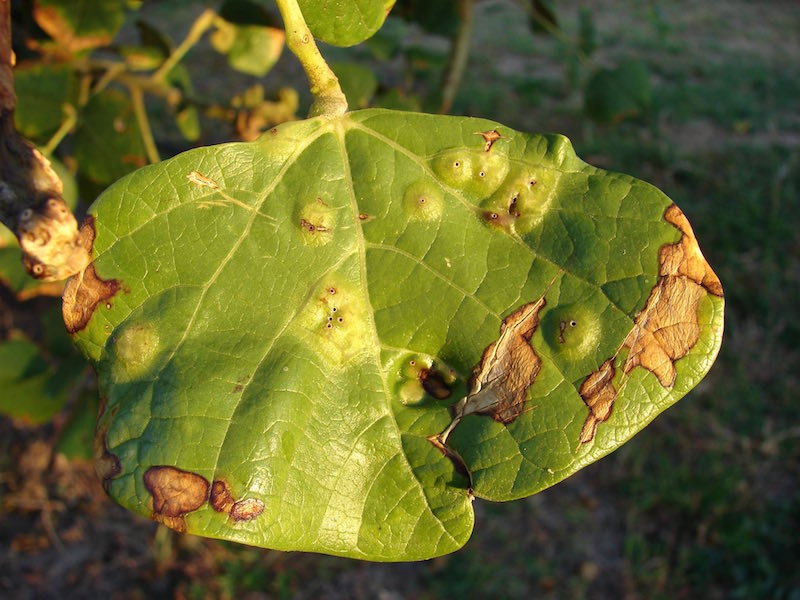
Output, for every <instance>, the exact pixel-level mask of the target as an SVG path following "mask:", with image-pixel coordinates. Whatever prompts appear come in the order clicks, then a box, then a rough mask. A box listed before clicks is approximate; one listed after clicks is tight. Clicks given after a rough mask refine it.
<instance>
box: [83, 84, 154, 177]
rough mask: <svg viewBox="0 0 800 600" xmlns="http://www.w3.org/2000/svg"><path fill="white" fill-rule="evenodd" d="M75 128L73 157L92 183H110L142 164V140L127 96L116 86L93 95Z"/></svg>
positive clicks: (143, 157) (143, 160) (143, 161)
mask: <svg viewBox="0 0 800 600" xmlns="http://www.w3.org/2000/svg"><path fill="white" fill-rule="evenodd" d="M81 114H82V116H81V120H80V127H79V128H78V130H77V131H76V132H75V158H76V160H77V161H78V164H79V165H81V170H82V172H83V173H84V174H85V175H86V176H87V177H89V178H90V179H91V180H93V181H95V182H96V183H101V184H103V183H111V182H112V181H115V180H117V179H119V178H120V177H122V176H123V175H126V174H127V173H130V172H131V171H133V170H134V169H136V168H137V167H141V166H142V165H144V164H145V162H146V160H145V156H144V144H143V143H142V136H141V132H140V130H139V125H138V124H137V122H136V117H135V115H134V113H133V108H132V106H131V102H130V99H129V98H128V97H127V96H126V95H125V94H123V93H122V92H119V91H117V90H106V91H104V92H102V93H100V94H97V95H96V96H93V97H92V99H91V100H89V102H88V103H87V105H86V106H85V107H84V108H83V111H82V113H81Z"/></svg>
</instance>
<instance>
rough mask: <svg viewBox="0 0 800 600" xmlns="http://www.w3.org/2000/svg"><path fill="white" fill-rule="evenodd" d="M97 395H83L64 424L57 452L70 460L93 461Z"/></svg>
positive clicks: (86, 393)
mask: <svg viewBox="0 0 800 600" xmlns="http://www.w3.org/2000/svg"><path fill="white" fill-rule="evenodd" d="M97 405H98V401H97V393H88V392H85V393H83V394H82V395H81V396H80V398H78V400H77V403H76V406H75V409H74V410H73V411H72V414H70V416H69V419H68V420H67V422H66V423H65V424H64V428H63V429H62V430H61V434H60V436H59V438H58V443H57V444H56V450H57V451H58V452H60V453H61V454H63V455H64V456H66V457H67V458H69V459H73V460H75V459H81V460H91V459H92V457H93V456H94V443H93V438H94V422H95V417H96V415H97Z"/></svg>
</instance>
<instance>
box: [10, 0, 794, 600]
mask: <svg viewBox="0 0 800 600" xmlns="http://www.w3.org/2000/svg"><path fill="white" fill-rule="evenodd" d="M579 4H580V3H578V2H575V1H565V2H563V3H559V10H560V11H563V12H562V13H561V14H563V23H564V26H565V28H567V30H569V28H570V27H571V24H574V23H575V22H576V21H575V19H574V18H572V17H571V15H574V14H577V8H578V6H579ZM592 6H593V8H594V11H595V17H596V19H597V27H598V42H599V46H600V49H599V50H598V53H597V55H596V56H595V57H594V61H595V62H597V63H598V64H614V62H615V61H618V60H620V59H623V58H625V57H637V58H642V59H643V60H645V62H646V63H647V64H648V66H649V67H650V70H651V74H652V83H653V87H654V96H655V106H654V107H653V109H652V111H651V112H650V113H649V114H648V115H646V116H645V117H643V118H641V119H639V120H638V121H634V122H625V123H622V124H619V125H617V126H613V127H611V126H609V127H600V126H596V125H592V124H588V123H586V122H585V121H584V120H583V118H582V116H581V101H580V88H579V87H576V86H575V85H574V84H570V82H569V81H568V73H567V70H566V68H565V62H564V60H563V57H564V49H563V46H562V45H560V44H558V43H557V42H554V41H553V40H549V39H547V38H541V37H532V36H530V35H529V34H528V33H526V25H525V22H524V19H523V18H522V17H521V13H520V12H519V11H518V10H517V9H516V8H514V6H513V5H512V4H511V3H510V2H507V1H501V0H490V1H488V2H484V3H480V4H479V5H478V7H479V20H478V22H479V23H480V24H481V25H480V27H477V28H476V33H475V40H474V43H473V54H472V56H471V59H470V67H469V68H470V72H469V76H468V77H467V80H466V81H465V83H464V86H463V87H462V90H461V93H460V94H459V97H458V99H457V102H456V105H455V108H454V112H456V113H461V114H476V115H481V116H485V117H489V118H495V119H497V120H500V121H502V122H504V123H506V124H508V125H511V126H514V127H517V128H520V129H527V130H532V131H546V130H548V131H549V130H559V131H562V132H565V133H568V134H570V135H571V137H572V139H573V142H574V144H575V146H576V149H577V151H578V153H579V155H580V156H582V157H584V158H586V159H587V160H588V161H589V162H593V163H595V164H597V165H598V166H602V167H603V168H609V169H612V170H618V171H624V172H627V173H630V174H632V175H634V176H637V177H641V178H643V179H646V180H648V181H651V182H653V183H654V184H656V185H658V186H659V187H661V188H662V189H663V190H664V191H665V192H666V193H667V194H668V195H669V196H670V197H672V198H673V200H675V202H676V203H677V204H678V205H679V206H681V208H682V209H683V210H684V212H685V213H686V214H687V216H688V217H689V219H690V221H691V222H692V224H693V226H694V229H695V232H696V234H697V237H698V239H699V240H700V244H701V247H702V248H703V251H704V252H705V254H706V256H707V258H708V259H709V261H710V263H711V265H712V266H713V267H714V269H715V270H716V272H717V274H718V275H719V276H720V278H721V280H722V282H723V286H724V288H725V293H726V299H727V306H726V331H725V340H724V343H723V347H722V351H721V355H720V357H719V359H718V361H717V363H716V365H715V367H714V368H713V370H712V371H711V373H710V375H709V376H708V378H707V379H706V380H705V381H704V382H703V383H702V384H701V385H700V386H699V387H698V388H697V389H696V390H694V391H693V392H692V393H690V394H689V395H688V396H687V397H686V398H685V399H683V400H682V401H681V402H680V403H678V405H676V406H675V407H674V408H672V409H670V410H669V411H667V412H666V413H665V414H664V415H662V416H661V417H659V418H658V419H657V420H656V421H655V422H654V423H653V424H652V426H651V427H649V428H647V429H646V430H645V431H644V432H642V433H641V434H640V435H638V436H637V437H636V438H635V439H633V440H632V441H631V442H630V443H628V444H627V445H626V446H624V447H623V448H622V449H621V450H620V451H618V452H617V453H615V454H614V455H612V456H610V457H608V458H606V459H604V460H602V461H600V462H598V463H596V464H594V465H592V466H590V467H588V468H586V469H584V470H583V471H582V472H581V473H579V474H578V475H576V476H574V477H573V478H571V479H569V480H567V481H566V482H564V483H562V484H560V485H559V486H556V487H555V488H553V489H550V490H547V491H545V492H543V493H541V494H539V495H537V496H535V497H533V498H529V499H526V500H522V501H518V502H515V503H510V504H506V505H492V504H488V503H484V502H476V512H477V514H476V522H477V527H476V531H475V534H474V535H473V538H472V539H471V540H470V542H469V543H468V544H467V546H466V547H465V548H464V549H463V550H462V551H460V552H458V553H456V554H454V555H451V556H448V557H443V558H440V559H436V560H433V561H428V562H425V563H418V564H410V565H375V564H369V563H358V562H354V561H349V560H345V559H338V558H332V557H324V556H315V555H308V554H283V553H278V552H270V551H261V550H254V549H250V548H244V547H240V546H236V545H235V544H228V543H221V542H214V541H210V540H199V539H197V538H191V537H187V536H178V535H176V534H173V533H171V532H166V531H165V530H159V531H160V533H157V534H154V531H156V530H155V526H154V525H153V524H151V523H148V522H145V521H142V520H139V519H138V518H136V517H133V516H130V515H127V513H123V512H122V511H113V512H111V510H112V509H106V512H105V513H102V514H101V515H100V516H98V515H95V516H93V517H92V518H108V515H109V514H113V515H114V517H113V518H114V519H118V520H119V519H129V521H128V522H127V525H126V530H127V531H128V532H130V531H135V532H136V535H137V536H145V537H147V539H148V540H149V541H148V543H149V547H150V552H151V554H150V556H149V557H146V558H145V559H142V561H140V562H138V563H136V564H137V565H139V566H138V567H135V568H137V569H140V571H141V573H140V574H139V575H138V576H137V582H138V585H139V590H140V592H141V590H143V589H145V587H143V586H151V587H149V588H147V589H149V590H150V591H149V592H145V593H139V594H138V597H154V596H159V597H164V596H167V597H182V598H191V599H201V598H234V597H236V598H239V597H247V598H281V599H283V598H348V599H349V598H380V599H382V600H396V599H398V598H420V599H447V598H459V599H460V598H464V597H473V598H491V597H502V598H530V597H531V596H534V597H544V598H584V597H590V598H648V599H650V598H665V599H667V598H670V599H671V598H710V599H714V598H720V599H722V598H742V599H745V598H776V599H786V600H796V599H800V572H798V570H797V557H798V556H800V542H798V531H800V491H799V490H800V422H798V419H797V414H798V411H797V406H798V401H797V399H796V398H797V396H796V390H797V389H798V376H799V375H800V344H798V339H800V311H798V310H797V299H798V298H800V106H798V101H797V99H798V97H800V41H799V40H798V39H797V36H796V35H795V36H794V37H792V36H791V35H787V33H790V32H792V31H794V32H795V33H796V32H797V31H800V7H798V6H796V5H794V4H792V3H788V2H776V3H770V4H759V5H758V6H756V5H753V4H751V3H747V2H744V1H743V0H737V1H731V2H728V3H714V4H713V5H712V4H711V3H708V4H704V3H699V4H698V3H690V2H686V1H679V2H674V3H669V4H668V3H658V2H647V3H637V2H634V1H633V0H616V1H611V0H604V1H603V2H599V3H597V4H596V5H595V4H593V5H592ZM162 10H163V9H162ZM715 11H716V12H715ZM570 19H571V20H570ZM778 48H779V51H778ZM337 56H339V55H338V54H337ZM285 58H286V57H284V59H285ZM212 75H213V74H212ZM579 75H580V77H583V78H585V77H586V76H587V75H588V70H587V71H584V72H582V73H581V74H579ZM211 81H213V76H209V77H208V80H203V81H200V82H199V83H198V85H199V87H200V88H203V86H206V87H208V86H209V85H211ZM297 85H298V86H301V87H302V83H300V82H299V81H298V83H297ZM4 448H5V446H4ZM2 471H3V473H4V474H5V475H4V479H5V480H6V481H8V480H9V479H10V478H11V475H9V473H11V472H12V471H14V466H13V465H12V461H10V460H8V459H4V460H3V461H2ZM6 487H7V486H6ZM4 510H5V509H4ZM6 518H8V517H6ZM38 526H39V525H37V527H38ZM94 535H95V536H100V535H103V533H102V531H97V532H95V533H94ZM117 535H119V534H118V533H117ZM154 536H155V537H154ZM153 538H154V539H155V542H153V541H152V539H153ZM94 542H95V543H97V540H96V539H95V540H94ZM134 547H136V546H134ZM6 557H7V555H6ZM2 558H3V556H0V559H2ZM146 569H149V571H147V572H146V573H145V570H146ZM0 589H3V587H2V581H0ZM117 591H118V592H119V594H120V596H121V597H129V596H133V597H137V594H132V593H131V594H129V592H130V590H117Z"/></svg>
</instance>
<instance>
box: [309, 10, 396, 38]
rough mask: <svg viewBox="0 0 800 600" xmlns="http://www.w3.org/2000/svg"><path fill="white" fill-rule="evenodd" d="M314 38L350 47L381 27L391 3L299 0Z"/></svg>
mask: <svg viewBox="0 0 800 600" xmlns="http://www.w3.org/2000/svg"><path fill="white" fill-rule="evenodd" d="M298 3H299V4H300V10H302V12H303V16H304V17H305V20H306V23H307V24H308V27H309V29H311V33H313V34H314V37H315V38H317V39H320V40H322V41H323V42H325V43H327V44H331V45H333V46H353V45H355V44H359V43H361V42H363V41H364V40H366V39H368V38H370V37H371V36H372V35H373V34H374V33H375V32H376V31H378V29H380V28H381V25H383V22H384V20H385V19H386V15H387V14H389V11H390V10H391V9H392V6H393V5H394V0H341V1H340V2H334V3H331V2H328V0H298Z"/></svg>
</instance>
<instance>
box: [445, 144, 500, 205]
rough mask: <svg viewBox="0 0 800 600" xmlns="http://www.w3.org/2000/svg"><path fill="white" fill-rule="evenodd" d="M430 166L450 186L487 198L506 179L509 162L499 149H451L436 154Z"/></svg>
mask: <svg viewBox="0 0 800 600" xmlns="http://www.w3.org/2000/svg"><path fill="white" fill-rule="evenodd" d="M431 166H432V168H433V171H434V172H435V173H436V174H437V175H438V176H439V177H440V178H441V179H442V181H444V182H445V183H446V184H447V185H449V186H451V187H453V188H456V189H459V190H463V191H465V192H467V193H469V194H470V195H473V196H476V197H478V198H484V197H486V196H488V195H489V194H491V193H492V192H494V191H495V190H496V189H497V187H498V186H499V185H500V184H501V183H502V182H503V180H504V179H505V177H506V174H507V173H508V169H509V161H508V158H507V157H506V156H505V155H503V154H501V153H499V152H483V151H482V150H468V149H463V148H452V149H450V150H445V151H443V152H440V153H438V154H437V155H436V156H434V157H433V159H432V161H431Z"/></svg>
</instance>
